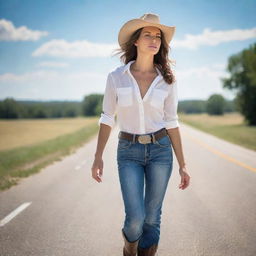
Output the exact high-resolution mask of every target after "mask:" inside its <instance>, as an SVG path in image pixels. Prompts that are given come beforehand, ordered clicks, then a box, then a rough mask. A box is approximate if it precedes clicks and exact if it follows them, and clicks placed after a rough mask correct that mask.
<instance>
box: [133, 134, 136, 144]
mask: <svg viewBox="0 0 256 256" xmlns="http://www.w3.org/2000/svg"><path fill="white" fill-rule="evenodd" d="M135 136H136V134H133V135H132V143H133V144H134V143H135Z"/></svg>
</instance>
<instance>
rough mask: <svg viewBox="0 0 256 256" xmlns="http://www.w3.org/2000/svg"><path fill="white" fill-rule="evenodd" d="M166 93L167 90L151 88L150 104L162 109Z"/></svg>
mask: <svg viewBox="0 0 256 256" xmlns="http://www.w3.org/2000/svg"><path fill="white" fill-rule="evenodd" d="M167 95H168V92H167V91H164V90H162V89H156V88H154V89H153V90H152V95H151V100H150V104H151V106H153V107H155V108H158V109H163V107H164V100H165V98H166V97H167Z"/></svg>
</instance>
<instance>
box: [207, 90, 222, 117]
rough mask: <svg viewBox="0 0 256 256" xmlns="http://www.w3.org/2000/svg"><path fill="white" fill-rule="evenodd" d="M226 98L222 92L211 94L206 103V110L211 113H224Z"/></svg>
mask: <svg viewBox="0 0 256 256" xmlns="http://www.w3.org/2000/svg"><path fill="white" fill-rule="evenodd" d="M224 108H225V99H224V98H223V96H222V95H220V94H213V95H211V96H210V97H209V98H208V100H207V103H206V112H207V113H208V114H209V115H223V113H224Z"/></svg>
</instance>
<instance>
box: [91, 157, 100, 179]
mask: <svg viewBox="0 0 256 256" xmlns="http://www.w3.org/2000/svg"><path fill="white" fill-rule="evenodd" d="M91 171H92V177H93V179H95V180H96V181H97V182H102V180H101V176H102V175H103V160H102V158H101V157H95V158H94V162H93V165H92V168H91Z"/></svg>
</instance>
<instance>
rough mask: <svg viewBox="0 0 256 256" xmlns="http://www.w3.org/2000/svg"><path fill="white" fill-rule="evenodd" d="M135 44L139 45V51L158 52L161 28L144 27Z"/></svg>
mask: <svg viewBox="0 0 256 256" xmlns="http://www.w3.org/2000/svg"><path fill="white" fill-rule="evenodd" d="M134 45H136V46H137V50H138V51H141V52H144V53H150V54H157V53H158V51H159V49H160V46H161V32H160V29H159V28H157V27H151V26H148V27H144V28H143V29H142V30H141V33H140V36H139V38H138V40H137V41H136V42H135V43H134Z"/></svg>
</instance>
